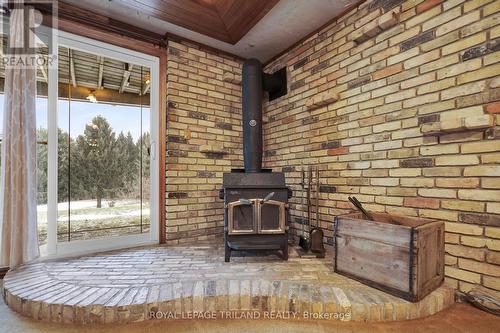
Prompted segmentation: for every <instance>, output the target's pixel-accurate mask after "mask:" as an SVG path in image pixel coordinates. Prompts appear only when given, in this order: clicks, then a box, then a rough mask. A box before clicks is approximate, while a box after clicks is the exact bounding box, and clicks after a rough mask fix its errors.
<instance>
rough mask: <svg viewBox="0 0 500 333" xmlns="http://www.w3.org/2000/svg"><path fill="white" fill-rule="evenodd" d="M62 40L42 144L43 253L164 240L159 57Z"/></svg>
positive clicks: (52, 75)
mask: <svg viewBox="0 0 500 333" xmlns="http://www.w3.org/2000/svg"><path fill="white" fill-rule="evenodd" d="M55 43H56V44H57V45H53V47H55V49H57V59H58V61H57V66H55V67H54V68H52V69H50V70H47V72H48V89H47V97H48V98H46V100H45V101H46V105H47V106H46V110H47V111H46V114H45V117H46V119H47V121H46V129H44V130H43V131H42V129H41V131H40V133H41V134H43V137H41V138H40V139H39V141H40V142H45V146H44V147H45V149H44V150H43V149H42V151H43V152H41V153H40V154H45V155H46V157H45V159H44V160H45V161H46V163H45V164H46V166H44V167H45V168H46V170H47V171H46V176H45V178H46V179H47V180H46V184H47V185H46V186H45V188H46V194H45V201H43V202H40V207H39V235H40V236H39V238H40V239H41V240H43V243H42V244H44V246H43V247H42V253H44V254H47V255H64V254H71V253H83V252H91V251H97V250H105V249H112V248H120V247H128V246H136V245H142V244H150V243H156V242H157V241H158V209H157V207H158V204H159V203H158V191H159V186H158V159H157V158H156V156H158V151H157V149H158V148H157V147H158V145H157V144H156V142H157V140H158V138H157V135H158V128H157V126H158V121H157V119H158V96H159V92H158V89H159V84H158V71H159V68H158V66H159V64H158V59H157V58H154V57H150V56H148V55H144V54H140V53H137V52H133V51H129V50H126V49H123V48H119V47H115V46H112V45H109V44H105V43H100V42H97V41H93V40H90V39H87V38H83V37H79V36H75V35H72V34H68V33H64V32H59V36H58V38H56V42H55ZM41 109H42V108H41ZM42 117H43V116H42ZM153 125H156V126H153ZM42 160H43V159H42ZM40 195H41V194H40ZM43 212H45V213H43ZM43 214H45V215H43Z"/></svg>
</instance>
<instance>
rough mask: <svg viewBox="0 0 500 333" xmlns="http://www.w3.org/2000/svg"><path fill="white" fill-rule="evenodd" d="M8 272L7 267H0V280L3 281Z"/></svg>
mask: <svg viewBox="0 0 500 333" xmlns="http://www.w3.org/2000/svg"><path fill="white" fill-rule="evenodd" d="M8 271H9V267H0V280H3V277H4V276H5V274H7V272H8Z"/></svg>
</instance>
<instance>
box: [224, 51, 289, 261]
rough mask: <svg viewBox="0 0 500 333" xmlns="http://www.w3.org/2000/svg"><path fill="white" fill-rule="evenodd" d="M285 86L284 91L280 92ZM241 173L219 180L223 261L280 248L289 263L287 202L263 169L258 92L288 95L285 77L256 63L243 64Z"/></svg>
mask: <svg viewBox="0 0 500 333" xmlns="http://www.w3.org/2000/svg"><path fill="white" fill-rule="evenodd" d="M283 85H285V88H283ZM242 90H243V91H242V102H243V155H244V156H243V157H244V165H245V168H244V169H232V170H231V173H225V174H224V176H223V189H222V190H221V191H220V197H221V199H224V207H225V210H224V242H225V261H226V262H228V261H229V260H230V257H231V251H232V250H245V251H248V250H281V251H282V252H283V258H284V259H285V260H287V259H288V199H289V198H290V196H291V191H290V189H289V188H288V187H286V185H285V176H284V174H283V173H281V172H272V170H270V169H262V93H263V90H266V91H269V92H270V94H273V95H274V96H276V94H279V93H280V92H286V77H285V78H283V76H282V75H281V74H277V75H274V74H273V75H271V74H265V73H263V72H262V65H261V63H260V62H259V61H258V60H255V59H250V60H247V61H246V62H245V63H244V64H243V75H242Z"/></svg>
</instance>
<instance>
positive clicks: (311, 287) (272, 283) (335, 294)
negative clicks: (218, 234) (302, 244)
mask: <svg viewBox="0 0 500 333" xmlns="http://www.w3.org/2000/svg"><path fill="white" fill-rule="evenodd" d="M223 252H224V250H223V248H222V247H221V246H211V245H207V246H175V247H172V246H169V247H163V246H155V247H144V248H134V249H128V250H120V251H112V252H106V253H100V254H95V255H89V256H82V257H79V258H72V259H59V260H54V261H46V262H42V263H34V264H29V265H26V266H23V267H20V268H18V269H16V270H14V271H11V272H9V273H8V274H7V275H6V277H5V280H4V298H5V301H6V303H7V304H8V305H9V306H10V307H11V308H12V309H14V310H15V311H17V312H20V313H22V314H24V315H26V316H29V317H32V318H35V319H40V320H46V321H52V322H65V323H72V322H77V323H86V324H90V323H126V322H133V321H141V320H149V319H158V317H170V318H173V317H175V318H191V317H193V316H194V317H196V316H202V317H204V318H207V317H212V316H217V317H218V318H242V317H244V316H254V317H260V318H263V319H265V318H267V317H268V316H290V317H291V318H294V315H295V316H296V317H295V318H318V316H322V317H321V319H324V318H325V316H328V317H329V319H334V320H354V321H384V320H387V321H390V320H404V319H415V318H421V317H425V316H428V315H431V314H434V313H436V312H438V311H441V310H443V309H444V308H446V307H448V306H449V305H451V304H452V303H453V291H452V290H451V289H450V288H448V287H445V286H442V287H440V288H439V289H437V290H435V291H434V292H433V293H431V294H430V295H429V296H427V297H426V298H425V299H423V300H422V301H421V302H419V303H410V302H407V301H404V300H402V299H400V298H397V297H393V296H391V295H388V294H386V293H384V292H381V291H379V290H376V289H373V288H371V287H368V286H365V285H363V284H361V283H359V282H356V281H354V280H351V279H349V278H346V277H343V276H341V275H338V274H335V273H333V270H332V269H333V267H332V266H333V265H332V258H331V257H327V258H325V259H304V258H299V257H298V255H297V252H296V250H295V249H293V248H292V249H290V259H289V260H288V261H287V262H286V261H282V260H281V259H280V258H279V257H278V256H277V255H274V254H271V253H269V254H268V255H267V256H238V253H237V252H233V257H232V258H231V262H230V263H225V262H224V258H223ZM152 313H154V315H152ZM308 315H309V317H308Z"/></svg>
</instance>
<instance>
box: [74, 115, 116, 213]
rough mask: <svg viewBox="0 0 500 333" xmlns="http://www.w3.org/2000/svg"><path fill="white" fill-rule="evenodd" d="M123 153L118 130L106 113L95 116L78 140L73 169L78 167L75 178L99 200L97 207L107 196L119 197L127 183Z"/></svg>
mask: <svg viewBox="0 0 500 333" xmlns="http://www.w3.org/2000/svg"><path fill="white" fill-rule="evenodd" d="M121 154H122V152H120V151H119V149H118V145H117V140H116V137H115V133H114V132H113V129H112V128H111V126H110V125H109V123H108V121H107V120H106V119H105V118H104V117H102V116H97V117H94V118H93V119H92V121H91V122H90V123H89V124H87V125H86V126H85V131H84V133H83V135H79V136H78V137H77V139H76V145H75V149H74V151H73V152H72V154H71V157H72V159H71V163H72V170H73V169H74V168H76V170H78V174H77V175H75V177H78V179H79V182H80V183H81V184H85V187H86V189H87V190H88V191H89V192H90V193H91V194H92V196H93V197H94V198H95V199H96V200H97V208H101V207H102V199H103V198H106V197H107V198H113V197H115V196H116V194H117V193H118V192H119V190H120V189H121V188H122V186H123V184H124V181H123V179H124V175H125V172H124V170H123V169H122V168H121V167H122V164H121V157H122V156H120V155H121Z"/></svg>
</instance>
